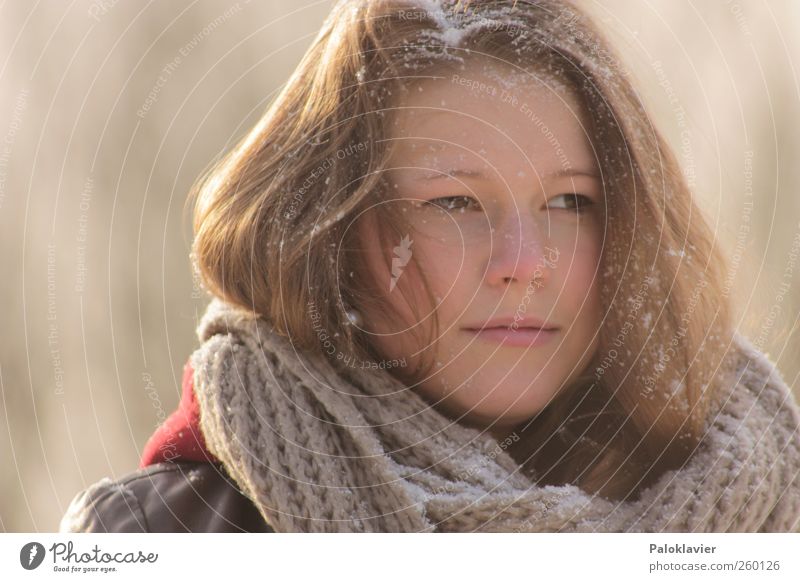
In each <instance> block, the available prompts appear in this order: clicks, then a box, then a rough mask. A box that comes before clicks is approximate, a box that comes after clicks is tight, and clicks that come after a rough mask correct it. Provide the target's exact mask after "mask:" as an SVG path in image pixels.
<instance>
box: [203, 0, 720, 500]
mask: <svg viewBox="0 0 800 582" xmlns="http://www.w3.org/2000/svg"><path fill="white" fill-rule="evenodd" d="M448 22H449V23H450V24H451V25H453V24H454V26H449V25H448ZM477 55H479V56H481V57H483V58H487V59H490V60H492V61H495V62H497V63H499V64H503V65H506V66H510V67H513V68H515V69H517V70H518V71H520V72H522V73H526V74H530V75H531V76H536V75H542V74H546V75H548V76H550V77H558V78H559V79H560V81H561V82H563V83H564V84H566V85H567V86H568V87H569V88H570V89H571V90H572V91H573V92H574V93H575V94H576V95H577V96H578V98H579V102H580V103H581V106H582V107H584V109H585V111H586V112H587V115H586V116H585V118H586V119H587V122H588V127H586V130H587V132H588V134H589V136H590V139H591V142H592V144H593V147H594V148H595V152H596V155H597V158H598V165H599V167H600V169H601V171H602V182H603V186H604V188H605V200H606V204H607V206H606V209H605V211H606V228H605V232H604V234H603V237H604V238H603V243H602V244H603V252H602V257H601V264H600V265H599V269H598V271H597V273H598V277H600V279H601V280H600V289H601V294H602V301H603V314H602V326H601V329H600V330H599V336H600V337H599V349H598V351H597V354H596V357H595V359H594V361H593V362H592V364H591V365H590V366H589V367H588V368H587V369H586V371H585V373H584V375H583V376H582V377H581V378H580V379H579V380H578V381H577V382H575V383H574V384H573V385H571V386H569V387H566V388H565V389H564V390H562V391H561V392H560V393H559V395H558V397H557V399H556V400H554V401H553V402H551V403H550V404H549V405H548V406H547V407H546V408H545V409H544V411H542V412H541V413H540V414H538V415H537V416H536V417H535V418H534V419H532V421H531V422H530V423H527V424H526V425H524V426H521V427H520V429H519V430H520V433H521V436H522V437H523V438H520V439H519V440H518V441H516V444H515V445H513V448H511V449H510V450H509V452H510V453H511V454H512V455H514V456H515V458H516V459H517V460H518V461H519V462H520V463H521V464H522V465H523V467H524V468H525V470H526V471H528V472H529V474H530V475H531V476H534V477H536V479H537V480H538V482H539V483H541V484H562V483H573V484H575V485H577V486H580V487H582V488H583V489H585V490H587V491H589V492H593V493H598V494H600V495H603V496H605V497H608V498H614V499H623V498H628V497H633V496H635V495H636V494H637V493H638V492H639V491H640V490H641V489H642V488H643V487H644V486H646V485H648V484H649V483H651V482H652V480H653V479H654V478H656V477H658V476H659V475H660V474H662V473H663V471H665V470H668V469H672V468H677V467H679V466H680V465H681V464H682V463H684V462H685V461H686V459H687V458H688V457H689V456H690V454H691V452H692V450H693V449H694V448H695V447H696V446H697V445H698V442H699V440H700V438H701V437H702V434H703V430H704V424H705V419H706V417H707V412H708V406H709V401H710V398H711V397H712V396H713V395H714V394H715V393H716V391H717V390H718V389H719V386H721V383H723V382H729V381H730V380H729V379H728V376H727V371H726V370H727V369H726V368H725V367H724V366H722V364H724V363H725V352H726V350H727V349H728V346H729V341H730V335H731V324H730V314H729V307H728V305H727V303H726V301H725V299H724V296H723V293H722V280H723V276H724V273H725V269H724V262H723V258H722V257H721V256H720V254H719V251H718V249H716V248H715V246H714V239H713V237H712V232H711V231H710V229H709V228H708V226H707V224H706V222H704V220H703V218H702V217H701V215H700V212H699V210H698V208H697V206H695V204H694V202H693V201H692V196H691V193H690V191H689V189H688V186H687V184H686V181H685V180H684V178H683V176H682V173H681V169H680V167H679V165H678V162H677V160H676V159H675V157H674V155H673V154H672V153H671V152H670V150H669V149H668V147H667V145H666V142H665V141H664V139H663V138H662V136H661V134H660V133H659V132H658V131H657V129H656V128H655V127H654V125H653V123H652V122H651V120H650V118H649V117H648V115H647V113H646V111H645V109H644V107H643V105H642V103H641V102H640V100H639V98H638V95H637V93H636V92H635V91H634V89H633V88H632V86H631V84H630V81H629V79H628V75H627V74H626V73H625V69H624V67H623V66H621V65H620V64H619V61H618V59H617V56H616V55H615V53H614V51H613V50H612V49H611V47H610V46H609V45H608V43H607V41H606V40H604V38H603V37H602V35H601V34H600V33H599V32H598V30H597V29H596V28H595V27H594V25H593V24H592V23H591V22H590V20H589V19H588V18H587V16H586V15H584V14H583V13H582V12H581V11H580V10H578V9H577V8H576V7H574V6H572V5H570V4H568V3H566V2H563V1H562V0H553V1H550V0H547V1H536V2H526V1H523V0H518V1H514V0H508V1H477V0H473V1H470V2H457V3H455V4H452V3H443V4H442V5H440V4H438V3H436V2H432V1H426V2H409V1H399V0H398V1H394V0H385V1H379V0H349V1H343V2H340V3H339V4H337V6H336V7H335V8H334V9H333V11H332V13H331V15H330V16H329V18H328V19H327V20H326V21H325V23H324V25H323V27H322V30H321V31H320V33H319V35H318V36H317V38H316V39H315V40H314V42H313V43H312V46H311V47H310V48H309V50H308V52H307V53H306V55H305V56H304V58H303V59H302V62H301V63H300V64H299V66H298V67H297V69H296V71H295V72H294V74H293V75H292V76H291V78H290V79H289V81H288V83H287V84H286V86H285V88H284V89H283V90H282V92H281V93H280V94H279V95H278V96H277V97H276V99H275V100H274V102H273V103H272V104H271V105H270V107H269V108H268V110H267V111H266V113H265V114H264V116H263V118H262V119H261V120H260V121H259V122H258V124H257V125H256V126H255V127H254V128H253V129H252V130H251V131H250V132H249V134H248V135H247V136H246V137H245V138H244V139H243V140H242V141H241V142H240V143H239V144H238V145H237V147H235V148H234V149H233V150H232V151H231V152H230V153H229V154H227V155H226V156H225V157H224V158H223V159H222V160H221V161H220V162H219V163H218V164H216V166H215V167H213V168H212V170H211V171H210V172H209V173H208V174H207V175H206V176H204V177H203V179H202V180H201V181H200V182H198V184H197V186H196V187H195V189H194V191H193V195H194V196H196V205H195V212H194V230H195V239H194V245H193V257H194V260H195V267H196V269H197V270H198V272H199V274H200V275H201V277H202V280H203V281H204V284H205V285H206V287H207V288H208V289H209V291H210V292H211V293H213V294H214V295H216V296H219V297H222V298H224V299H225V300H227V301H229V302H231V303H234V304H237V305H239V306H241V307H244V308H246V309H249V310H251V311H253V312H254V313H256V314H258V315H259V316H261V317H262V318H264V319H266V320H268V321H270V322H271V323H272V324H273V325H274V326H275V328H276V330H278V332H279V333H282V334H285V335H286V336H288V337H290V338H291V341H292V342H293V343H294V345H295V346H296V347H297V348H298V349H301V350H319V351H322V352H325V351H326V350H325V349H324V347H323V345H322V342H321V341H320V338H321V335H320V330H324V332H325V334H326V337H330V338H333V337H335V343H336V348H337V351H338V352H345V353H350V354H353V355H354V356H355V357H359V358H361V359H364V360H377V359H379V358H380V354H378V353H377V352H376V348H375V347H374V345H373V344H372V343H371V342H370V336H369V334H367V333H365V332H363V331H361V329H360V328H358V327H357V326H353V325H350V324H349V323H350V322H349V321H348V319H347V316H346V309H347V308H348V307H350V306H354V307H356V308H359V307H361V306H365V305H366V304H367V303H368V302H369V306H370V307H371V308H372V309H375V308H377V309H381V310H382V312H383V313H385V314H386V316H387V317H393V318H397V319H398V321H399V316H398V315H397V314H396V313H393V311H392V307H391V305H390V303H389V302H388V300H387V297H386V293H385V291H384V292H379V290H380V289H383V288H384V287H385V285H383V284H378V282H377V281H375V280H374V277H373V275H372V274H371V273H370V272H368V271H367V270H366V269H365V267H364V261H363V260H362V255H361V250H362V249H363V248H364V245H365V244H380V248H382V249H385V253H384V254H385V257H386V261H387V265H388V264H391V255H390V249H391V247H392V243H391V242H390V241H394V244H397V241H399V240H400V239H401V238H402V236H403V235H404V233H407V232H408V228H407V227H406V225H405V224H404V222H403V216H402V214H400V213H398V212H396V211H394V210H393V208H392V205H389V204H379V205H376V210H377V212H376V215H377V217H378V220H379V223H380V226H379V228H378V232H379V233H380V235H381V236H380V238H381V240H380V241H363V240H359V238H358V236H357V233H356V229H355V228H354V225H353V221H354V219H355V218H356V217H358V216H359V213H360V212H362V211H363V210H365V209H366V208H368V207H371V206H373V205H374V204H375V202H376V201H378V200H380V199H381V197H382V196H383V195H384V194H385V192H386V190H385V188H386V183H385V181H384V176H383V174H384V171H385V170H386V168H387V161H388V158H389V156H390V154H391V143H390V141H388V140H387V135H388V133H389V131H388V125H389V120H390V119H392V118H393V117H392V116H393V114H394V113H393V111H394V110H393V108H396V107H397V106H398V104H400V103H402V99H403V97H404V95H407V94H408V92H409V91H410V90H411V88H412V87H414V86H415V85H414V84H415V83H416V82H418V81H421V80H423V79H426V78H430V77H431V76H433V75H441V74H442V72H443V71H447V70H448V69H452V70H457V68H458V67H459V66H460V65H461V64H463V60H464V59H466V58H470V57H474V56H477ZM411 260H412V263H413V261H414V259H413V258H412V259H411ZM425 292H426V293H427V297H428V300H432V297H431V294H430V290H429V289H428V287H427V285H425ZM409 303H410V304H412V305H415V303H414V302H413V301H410V302H409ZM430 304H431V305H433V302H432V301H431V303H430ZM420 309H421V308H420ZM312 312H313V317H312ZM438 329H439V323H438V322H437V321H436V320H435V318H434V324H433V325H432V326H431V327H430V334H431V337H433V338H435V337H437V336H438ZM334 334H337V335H335V336H334ZM428 339H430V338H428ZM421 341H422V340H421ZM423 345H424V344H423ZM430 364H431V363H430V361H426V362H425V363H424V364H421V365H420V367H418V368H416V369H413V370H410V369H408V370H407V369H403V368H397V369H395V370H392V371H391V372H390V373H394V374H395V375H397V377H399V378H401V379H402V380H403V381H406V382H413V381H414V380H415V379H418V378H421V377H424V375H425V374H426V373H427V372H428V371H429V368H430Z"/></svg>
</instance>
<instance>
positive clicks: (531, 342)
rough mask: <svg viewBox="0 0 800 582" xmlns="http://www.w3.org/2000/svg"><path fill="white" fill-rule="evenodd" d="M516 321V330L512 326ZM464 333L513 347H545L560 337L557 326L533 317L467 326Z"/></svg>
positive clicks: (497, 319) (494, 320)
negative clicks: (556, 337)
mask: <svg viewBox="0 0 800 582" xmlns="http://www.w3.org/2000/svg"><path fill="white" fill-rule="evenodd" d="M515 321H516V329H512V327H511V326H512V324H514V322H515ZM463 329H464V331H466V332H469V333H473V334H475V335H476V336H477V337H478V338H479V339H482V340H486V341H491V342H496V343H503V344H504V345H507V346H513V347H529V346H539V345H543V344H545V343H547V342H549V341H551V340H552V339H553V338H555V336H556V335H558V332H559V329H560V328H558V327H557V326H555V325H549V324H545V323H544V322H543V320H541V319H537V318H533V317H523V318H521V319H516V320H515V318H513V317H498V318H495V319H491V320H489V321H487V322H485V323H482V324H476V325H474V326H467V327H464V328H463Z"/></svg>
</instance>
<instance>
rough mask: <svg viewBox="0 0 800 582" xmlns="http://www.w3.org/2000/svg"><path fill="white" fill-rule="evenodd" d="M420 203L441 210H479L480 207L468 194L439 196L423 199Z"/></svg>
mask: <svg viewBox="0 0 800 582" xmlns="http://www.w3.org/2000/svg"><path fill="white" fill-rule="evenodd" d="M422 204H423V206H428V205H430V206H437V207H439V208H441V209H442V210H447V211H453V210H460V211H461V212H464V211H466V210H480V208H481V207H480V204H478V201H477V200H475V199H474V198H472V197H470V196H441V197H439V198H431V199H430V200H425V201H424V202H423V203H422Z"/></svg>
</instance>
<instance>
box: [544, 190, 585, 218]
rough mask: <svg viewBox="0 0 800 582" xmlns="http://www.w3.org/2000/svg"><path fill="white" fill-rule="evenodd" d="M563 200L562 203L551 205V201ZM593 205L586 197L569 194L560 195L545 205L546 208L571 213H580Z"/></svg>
mask: <svg viewBox="0 0 800 582" xmlns="http://www.w3.org/2000/svg"><path fill="white" fill-rule="evenodd" d="M558 200H563V203H555V204H554V203H553V201H558ZM592 204H594V201H593V200H592V199H591V198H589V197H588V196H584V195H583V194H578V193H576V192H571V193H569V194H560V195H558V196H556V197H554V198H551V199H550V202H548V203H547V207H548V208H558V209H561V210H571V211H572V212H576V213H581V212H583V211H584V210H586V209H587V208H588V207H589V206H591V205H592Z"/></svg>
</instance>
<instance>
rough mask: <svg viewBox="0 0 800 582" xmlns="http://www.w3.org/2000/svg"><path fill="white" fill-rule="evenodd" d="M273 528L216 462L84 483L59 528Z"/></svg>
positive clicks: (169, 465)
mask: <svg viewBox="0 0 800 582" xmlns="http://www.w3.org/2000/svg"><path fill="white" fill-rule="evenodd" d="M272 531H274V530H273V529H272V528H271V527H270V526H269V524H268V523H267V522H266V521H265V520H264V518H263V517H262V516H261V514H260V513H259V511H258V509H257V508H256V506H255V505H254V504H253V502H252V501H250V499H248V498H247V497H246V496H245V495H244V494H243V493H242V492H241V491H240V490H239V489H238V487H236V485H235V483H234V482H233V481H232V480H231V479H230V477H229V476H228V475H227V474H226V473H225V471H224V469H223V468H222V466H221V465H218V464H215V463H203V462H186V461H180V462H163V463H156V464H153V465H149V466H147V467H144V468H141V469H138V470H136V471H134V472H132V473H129V474H127V475H124V476H123V477H121V478H119V479H117V480H112V479H110V478H108V477H106V478H104V479H101V480H100V481H98V482H97V483H94V484H93V485H90V486H89V487H87V488H86V489H84V490H83V491H81V492H79V493H78V494H77V495H75V497H74V498H73V499H72V501H71V503H70V505H69V507H68V508H67V511H66V513H65V514H64V516H63V517H62V519H61V523H60V525H59V532H62V533H67V532H108V533H111V532H128V533H131V532H160V533H167V532H257V533H265V532H272Z"/></svg>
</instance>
